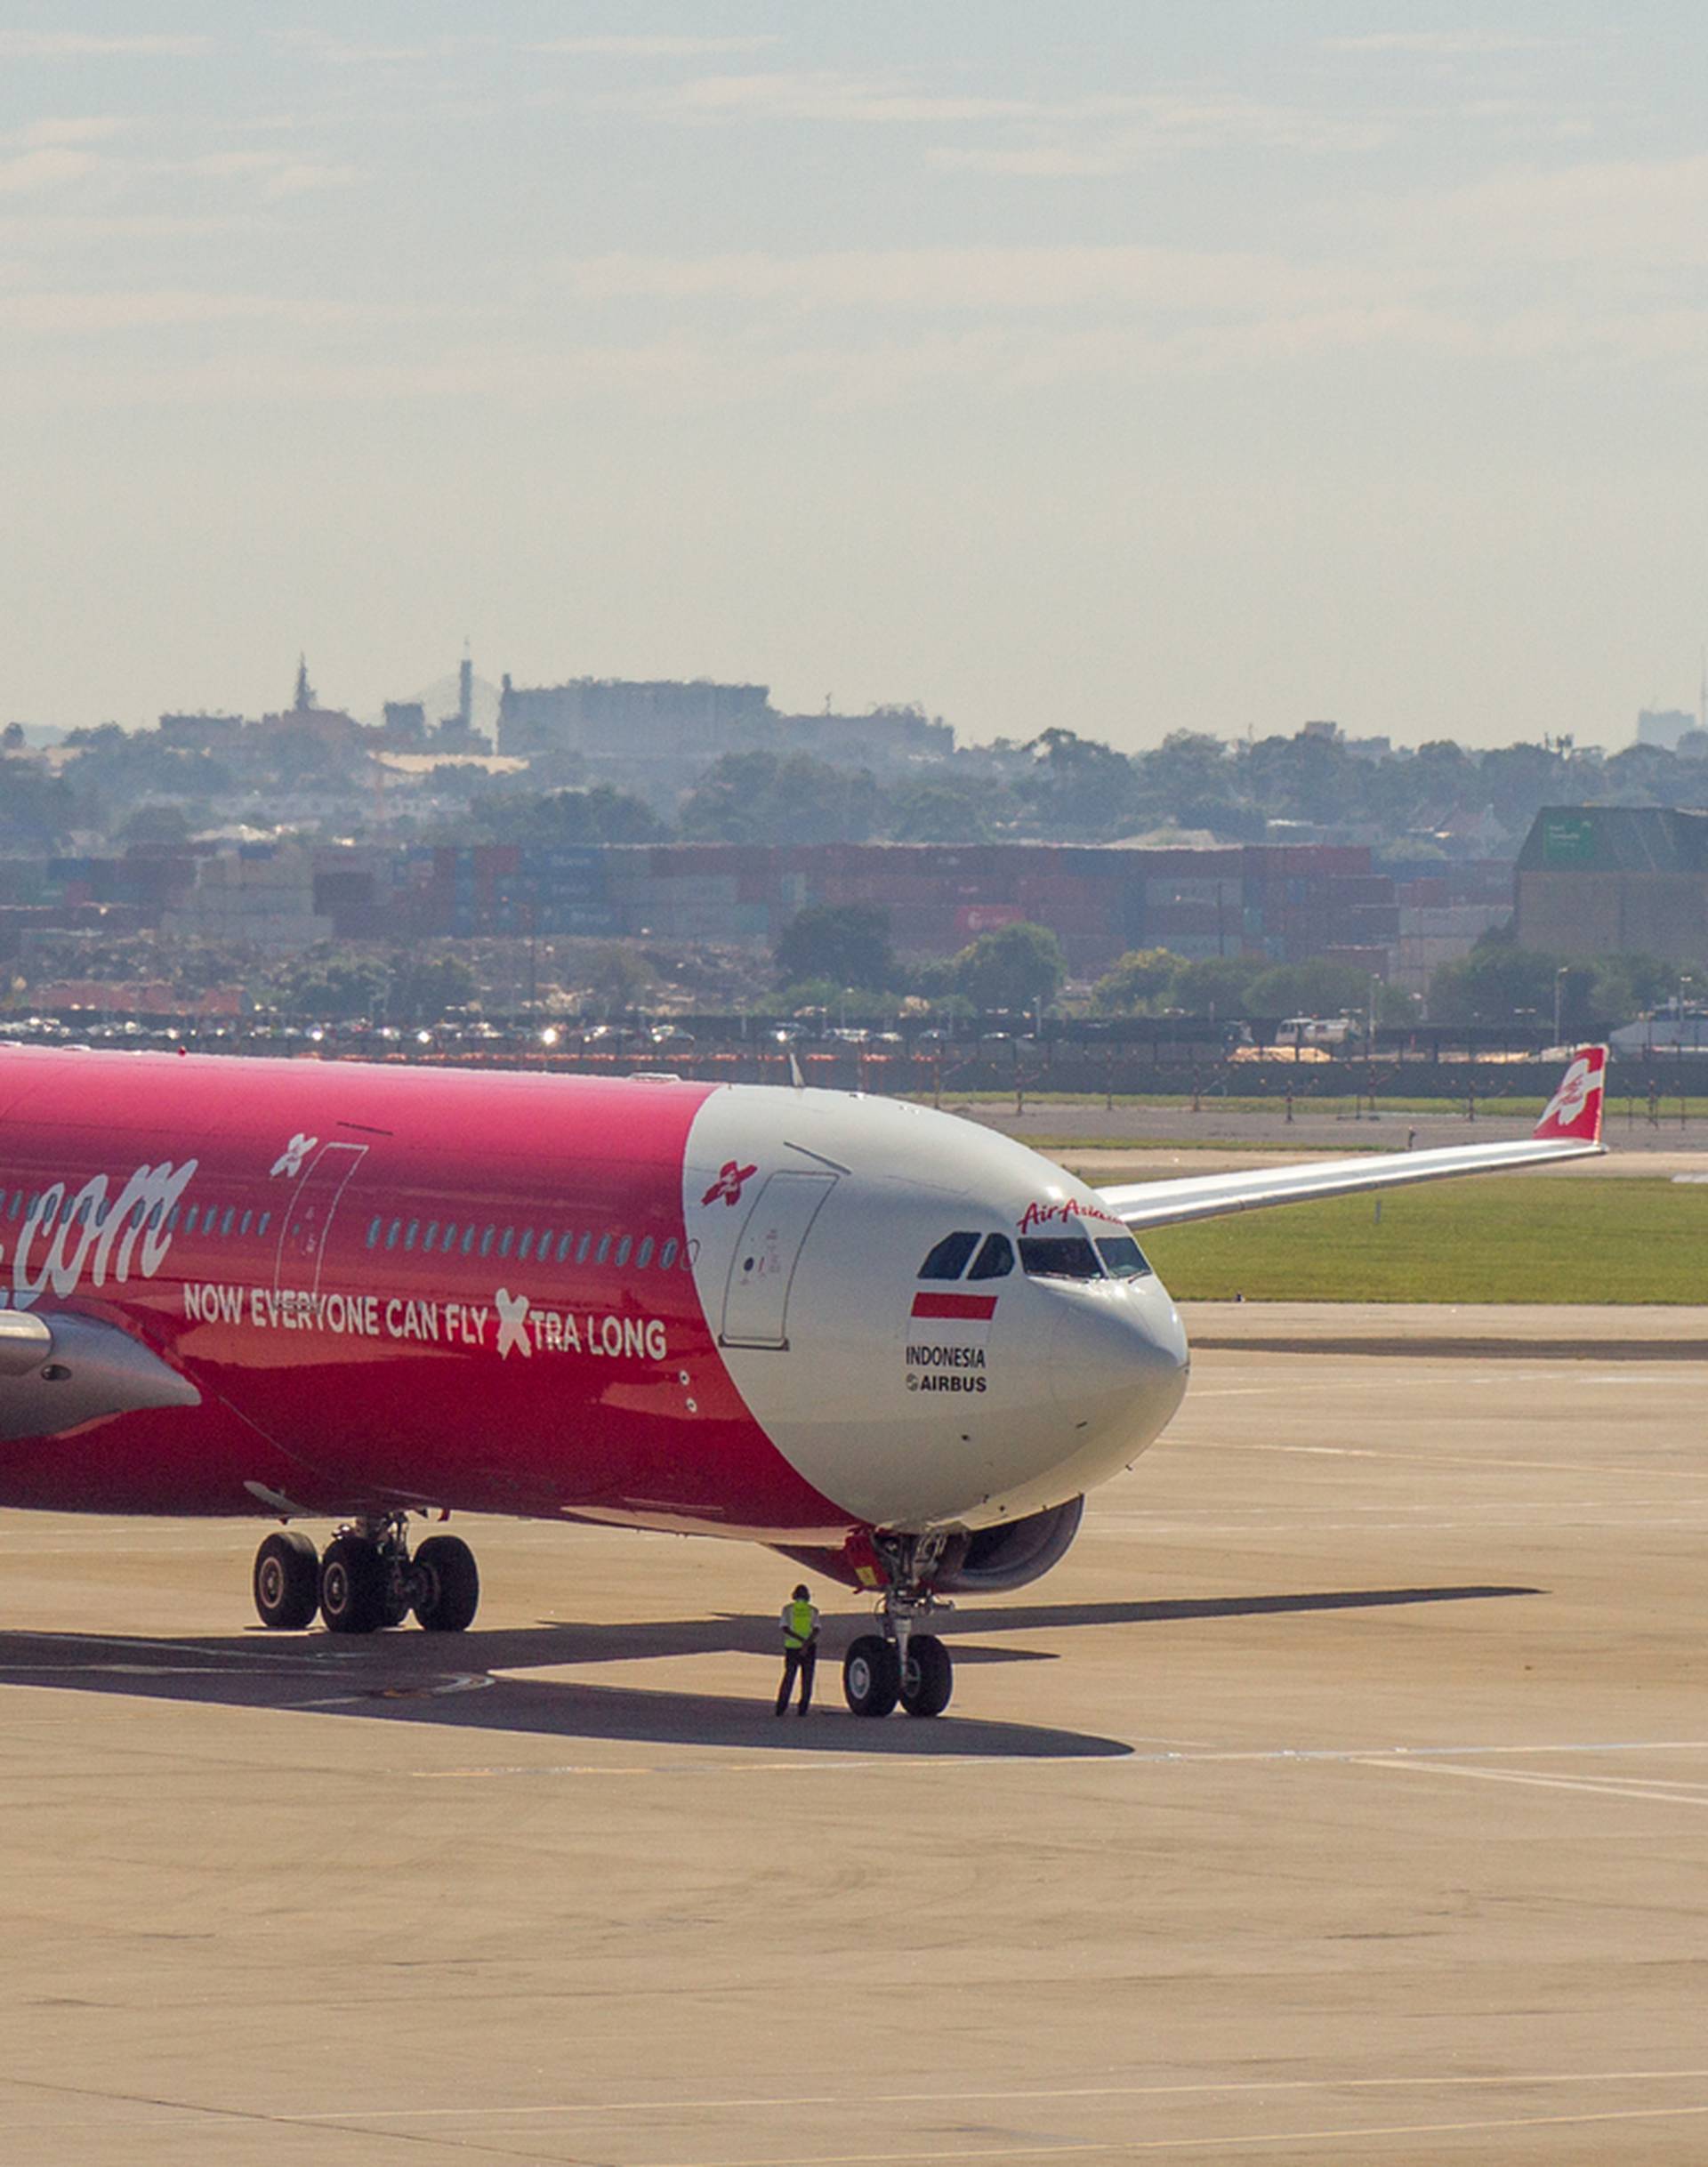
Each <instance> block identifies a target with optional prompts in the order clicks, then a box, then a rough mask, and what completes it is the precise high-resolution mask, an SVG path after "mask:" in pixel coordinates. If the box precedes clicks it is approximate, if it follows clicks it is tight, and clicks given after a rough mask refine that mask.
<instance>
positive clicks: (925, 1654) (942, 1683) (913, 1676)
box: [901, 1632, 955, 1716]
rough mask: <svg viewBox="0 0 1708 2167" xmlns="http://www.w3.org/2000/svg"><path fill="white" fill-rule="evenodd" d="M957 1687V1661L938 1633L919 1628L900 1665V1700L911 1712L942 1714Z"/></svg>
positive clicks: (917, 1714)
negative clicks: (953, 1662) (951, 1657)
mask: <svg viewBox="0 0 1708 2167" xmlns="http://www.w3.org/2000/svg"><path fill="white" fill-rule="evenodd" d="M954 1691H955V1665H954V1664H952V1663H951V1662H950V1661H949V1651H948V1649H947V1647H944V1645H943V1643H942V1642H941V1641H940V1640H939V1639H938V1637H937V1635H936V1634H935V1633H931V1632H916V1633H914V1635H913V1636H912V1638H911V1639H909V1641H908V1643H907V1660H906V1663H905V1664H903V1665H902V1666H901V1704H902V1706H903V1707H904V1708H905V1709H906V1712H907V1713H908V1714H909V1715H910V1716H940V1715H941V1714H942V1712H943V1711H944V1710H945V1709H946V1708H947V1706H948V1704H949V1699H950V1696H951V1695H952V1694H953V1693H954Z"/></svg>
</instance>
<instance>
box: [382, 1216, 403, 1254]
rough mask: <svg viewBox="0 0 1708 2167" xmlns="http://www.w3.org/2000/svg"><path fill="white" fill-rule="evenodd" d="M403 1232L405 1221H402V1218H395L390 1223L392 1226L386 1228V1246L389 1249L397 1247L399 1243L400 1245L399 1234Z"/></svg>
mask: <svg viewBox="0 0 1708 2167" xmlns="http://www.w3.org/2000/svg"><path fill="white" fill-rule="evenodd" d="M402 1232H403V1221H402V1220H400V1219H394V1220H392V1221H391V1225H390V1226H389V1227H388V1228H387V1229H386V1230H385V1245H386V1247H387V1248H388V1249H395V1248H396V1247H397V1245H398V1237H399V1235H400V1234H401V1233H402Z"/></svg>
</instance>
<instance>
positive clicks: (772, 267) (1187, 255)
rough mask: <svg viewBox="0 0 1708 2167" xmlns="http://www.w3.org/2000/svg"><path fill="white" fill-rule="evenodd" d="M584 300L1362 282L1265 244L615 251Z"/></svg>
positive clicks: (1113, 295)
mask: <svg viewBox="0 0 1708 2167" xmlns="http://www.w3.org/2000/svg"><path fill="white" fill-rule="evenodd" d="M561 276H562V278H563V281H564V284H565V286H567V288H568V291H569V292H570V293H571V294H574V295H575V296H576V298H577V299H578V300H582V301H589V302H599V301H685V300H696V299H700V300H732V301H742V302H787V303H790V304H793V305H794V307H797V308H801V309H857V310H874V309H899V310H951V309H952V310H969V309H976V310H1016V311H1021V312H1026V313H1031V312H1035V311H1037V310H1067V309H1077V308H1087V307H1100V306H1115V307H1124V308H1130V309H1131V308H1140V309H1161V310H1229V309H1231V310H1251V309H1253V308H1255V307H1271V308H1273V307H1278V306H1286V307H1300V306H1303V305H1305V304H1307V303H1311V302H1315V303H1317V304H1319V305H1320V304H1322V303H1324V302H1328V301H1330V300H1337V299H1344V298H1345V297H1346V296H1347V295H1348V294H1349V292H1350V291H1354V290H1356V289H1357V288H1358V285H1359V281H1358V279H1356V278H1354V276H1353V275H1352V274H1350V273H1349V272H1347V271H1344V270H1340V269H1338V268H1336V267H1334V266H1332V265H1331V266H1325V267H1316V266H1306V265H1300V264H1295V263H1291V262H1286V261H1285V259H1283V258H1280V257H1277V256H1267V255H1261V254H1256V253H1237V252H1227V253H1216V252H1212V251H1201V252H1199V251H1192V250H1174V249H1167V248H1131V247H1071V246H1070V247H1060V248H911V249H846V250H830V251H826V252H823V253H820V254H811V255H795V256H782V255H770V254H764V253H762V252H757V251H755V252H751V253H747V254H729V255H717V256H642V255H627V254H612V255H604V256H588V257H583V258H580V259H578V260H576V261H574V262H569V263H568V264H566V265H565V266H564V267H563V270H562V273H561Z"/></svg>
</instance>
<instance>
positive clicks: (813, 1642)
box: [777, 1587, 818, 1715]
mask: <svg viewBox="0 0 1708 2167" xmlns="http://www.w3.org/2000/svg"><path fill="white" fill-rule="evenodd" d="M817 1668H818V1612H817V1610H815V1609H814V1608H813V1607H812V1598H811V1597H810V1595H809V1594H808V1593H807V1591H806V1590H805V1588H804V1587H802V1588H797V1589H796V1590H795V1591H794V1594H793V1595H792V1596H791V1597H790V1598H789V1599H788V1601H787V1602H786V1603H785V1604H784V1606H783V1683H782V1684H781V1686H779V1687H778V1688H777V1713H778V1715H787V1713H788V1712H789V1695H790V1694H791V1692H792V1691H793V1690H794V1680H795V1674H796V1672H799V1673H800V1678H801V1713H802V1715H805V1713H806V1712H807V1711H808V1709H809V1708H810V1707H811V1705H812V1674H813V1672H814V1671H815V1670H816V1669H817Z"/></svg>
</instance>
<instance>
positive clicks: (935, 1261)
mask: <svg viewBox="0 0 1708 2167" xmlns="http://www.w3.org/2000/svg"><path fill="white" fill-rule="evenodd" d="M978 1246H979V1237H978V1236H977V1235H976V1234H946V1235H945V1236H944V1237H943V1239H942V1240H941V1241H940V1242H939V1244H938V1245H937V1246H936V1248H935V1249H933V1250H932V1251H931V1254H930V1255H929V1256H928V1257H927V1258H926V1260H925V1261H924V1262H923V1263H922V1265H921V1266H920V1268H919V1276H920V1277H921V1278H922V1279H958V1278H959V1277H961V1275H962V1273H963V1271H965V1269H967V1259H968V1258H969V1257H970V1256H971V1254H972V1253H973V1251H974V1250H975V1249H976V1248H977V1247H978Z"/></svg>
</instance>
